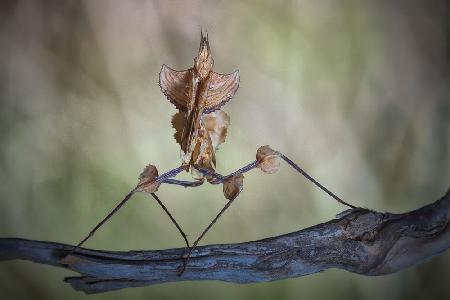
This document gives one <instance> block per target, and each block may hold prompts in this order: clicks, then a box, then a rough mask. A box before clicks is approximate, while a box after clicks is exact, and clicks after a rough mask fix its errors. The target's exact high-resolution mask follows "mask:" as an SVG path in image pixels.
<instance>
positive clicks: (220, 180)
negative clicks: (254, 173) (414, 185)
mask: <svg viewBox="0 0 450 300" xmlns="http://www.w3.org/2000/svg"><path fill="white" fill-rule="evenodd" d="M276 154H277V155H278V156H279V157H280V158H282V159H283V160H284V161H285V162H286V163H287V164H288V165H289V166H291V167H292V168H293V169H294V170H296V171H297V172H299V173H300V174H302V175H303V176H304V177H305V178H306V179H308V180H309V181H311V182H312V183H313V184H314V185H315V186H317V187H318V188H320V189H321V190H322V191H324V192H325V193H327V194H328V195H329V196H331V197H332V198H333V199H334V200H336V201H337V202H339V203H341V204H344V205H346V206H348V207H350V208H355V206H354V205H351V204H349V203H347V202H345V201H344V200H342V199H341V198H339V197H338V196H337V195H336V194H334V193H333V192H332V191H330V190H329V189H327V188H326V187H325V186H323V185H322V184H321V183H319V182H318V181H317V180H316V179H314V178H313V177H312V176H311V175H309V174H308V173H307V172H306V171H305V170H303V169H302V168H300V166H298V165H297V164H296V163H294V162H293V161H292V160H290V159H289V158H288V157H287V156H285V155H284V154H283V153H280V152H276ZM258 165H259V163H258V161H256V160H255V161H253V162H251V163H249V164H248V165H245V166H244V167H242V168H240V169H238V170H236V171H234V172H233V173H231V174H229V175H227V176H223V175H220V174H217V173H215V172H211V171H210V170H207V169H200V171H201V172H202V173H203V174H205V175H209V176H212V177H213V179H212V180H211V181H210V183H212V184H219V183H223V182H224V181H225V180H226V179H227V178H230V177H232V176H235V175H239V174H244V173H246V172H248V171H250V170H252V169H255V168H257V167H258Z"/></svg>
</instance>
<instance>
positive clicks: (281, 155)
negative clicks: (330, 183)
mask: <svg viewBox="0 0 450 300" xmlns="http://www.w3.org/2000/svg"><path fill="white" fill-rule="evenodd" d="M279 155H280V157H281V158H282V159H283V160H284V161H285V162H286V163H288V164H289V165H290V166H291V167H292V168H293V169H294V170H296V171H297V172H299V173H300V174H302V175H303V176H305V178H306V179H308V180H309V181H311V182H312V183H313V184H314V185H316V186H317V187H318V188H319V189H321V190H322V191H324V192H325V193H327V194H328V195H330V196H331V198H333V199H334V200H336V201H337V202H339V203H341V204H344V205H346V206H348V207H350V208H355V206H354V205H351V204H349V203H347V202H345V201H344V200H342V199H341V198H339V197H338V196H336V194H334V193H333V192H332V191H330V190H329V189H327V188H326V187H324V186H323V185H322V184H320V183H319V182H318V181H317V180H315V179H314V178H313V177H311V175H309V174H308V173H306V171H305V170H303V169H302V168H300V167H299V166H298V165H297V164H296V163H294V162H293V161H292V160H290V159H289V158H288V157H287V156H285V155H284V154H283V153H279Z"/></svg>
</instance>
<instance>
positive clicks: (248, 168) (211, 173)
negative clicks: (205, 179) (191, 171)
mask: <svg viewBox="0 0 450 300" xmlns="http://www.w3.org/2000/svg"><path fill="white" fill-rule="evenodd" d="M257 167H258V162H257V161H256V160H255V161H252V162H251V163H249V164H247V165H245V166H243V167H242V168H240V169H238V170H236V171H234V172H233V173H230V174H228V175H227V176H223V175H220V174H219V173H216V172H214V171H211V170H209V169H204V168H199V169H198V170H199V171H200V172H202V173H203V174H204V175H206V176H211V177H212V178H213V179H212V180H210V181H209V183H211V184H219V183H223V182H224V181H225V180H226V179H228V178H230V177H233V176H235V175H239V174H244V173H247V172H248V171H251V170H253V169H254V168H257Z"/></svg>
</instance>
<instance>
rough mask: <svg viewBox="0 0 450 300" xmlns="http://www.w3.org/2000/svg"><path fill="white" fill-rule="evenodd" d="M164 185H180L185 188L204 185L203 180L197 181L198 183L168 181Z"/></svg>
mask: <svg viewBox="0 0 450 300" xmlns="http://www.w3.org/2000/svg"><path fill="white" fill-rule="evenodd" d="M163 183H167V184H174V185H180V186H183V187H197V186H200V185H202V184H203V183H204V181H203V180H197V181H184V180H176V179H166V180H164V182H163Z"/></svg>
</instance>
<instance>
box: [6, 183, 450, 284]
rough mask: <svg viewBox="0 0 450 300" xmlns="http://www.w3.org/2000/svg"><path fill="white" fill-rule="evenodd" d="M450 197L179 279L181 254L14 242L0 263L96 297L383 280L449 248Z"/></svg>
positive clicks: (242, 246) (250, 252)
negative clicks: (189, 284)
mask: <svg viewBox="0 0 450 300" xmlns="http://www.w3.org/2000/svg"><path fill="white" fill-rule="evenodd" d="M449 220H450V192H447V194H446V195H445V196H444V197H442V198H441V199H439V200H437V201H436V202H434V203H432V204H429V205H427V206H424V207H422V208H420V209H417V210H415V211H411V212H408V213H404V214H391V213H379V212H375V211H371V210H368V209H362V208H355V209H352V210H348V211H345V212H343V213H341V214H340V215H338V216H337V218H336V219H333V220H330V221H328V222H326V223H322V224H318V225H316V226H313V227H310V228H306V229H303V230H300V231H297V232H292V233H289V234H285V235H281V236H276V237H270V238H267V239H263V240H259V241H252V242H246V243H239V244H223V245H207V246H201V247H198V248H197V249H195V250H194V252H193V254H192V259H191V260H190V261H189V264H188V266H187V269H186V271H185V273H184V274H183V275H182V276H177V275H176V274H177V269H178V268H179V267H180V266H181V265H182V261H181V260H180V255H181V254H182V252H183V250H184V249H182V248H179V249H167V250H160V251H128V252H111V251H99V250H89V249H83V248H81V249H79V250H77V251H76V252H75V253H72V254H70V251H71V249H72V248H73V246H71V245H64V244H60V243H53V242H40V241H32V240H24V239H17V238H3V239H0V260H12V259H24V260H31V261H33V262H36V263H42V264H49V265H54V266H57V267H63V268H68V269H70V270H73V271H76V272H78V273H80V274H81V275H82V276H81V277H69V278H66V279H65V281H66V282H68V283H70V284H71V285H72V286H73V288H75V289H76V290H82V291H84V292H86V293H101V292H106V291H111V290H117V289H122V288H127V287H136V286H145V285H152V284H159V283H164V282H174V281H185V280H222V281H228V282H236V283H250V282H264V281H273V280H280V279H284V278H291V277H299V276H304V275H308V274H312V273H316V272H319V271H323V270H326V269H329V268H340V269H344V270H347V271H350V272H354V273H358V274H362V275H370V276H371V275H384V274H389V273H393V272H397V271H399V270H402V269H404V268H406V267H409V266H412V265H415V264H418V263H420V262H423V261H424V260H426V259H428V258H430V257H432V256H434V255H437V254H439V253H442V252H443V251H445V250H447V249H448V248H449V247H450V228H449V227H450V225H449V222H450V221H449Z"/></svg>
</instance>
